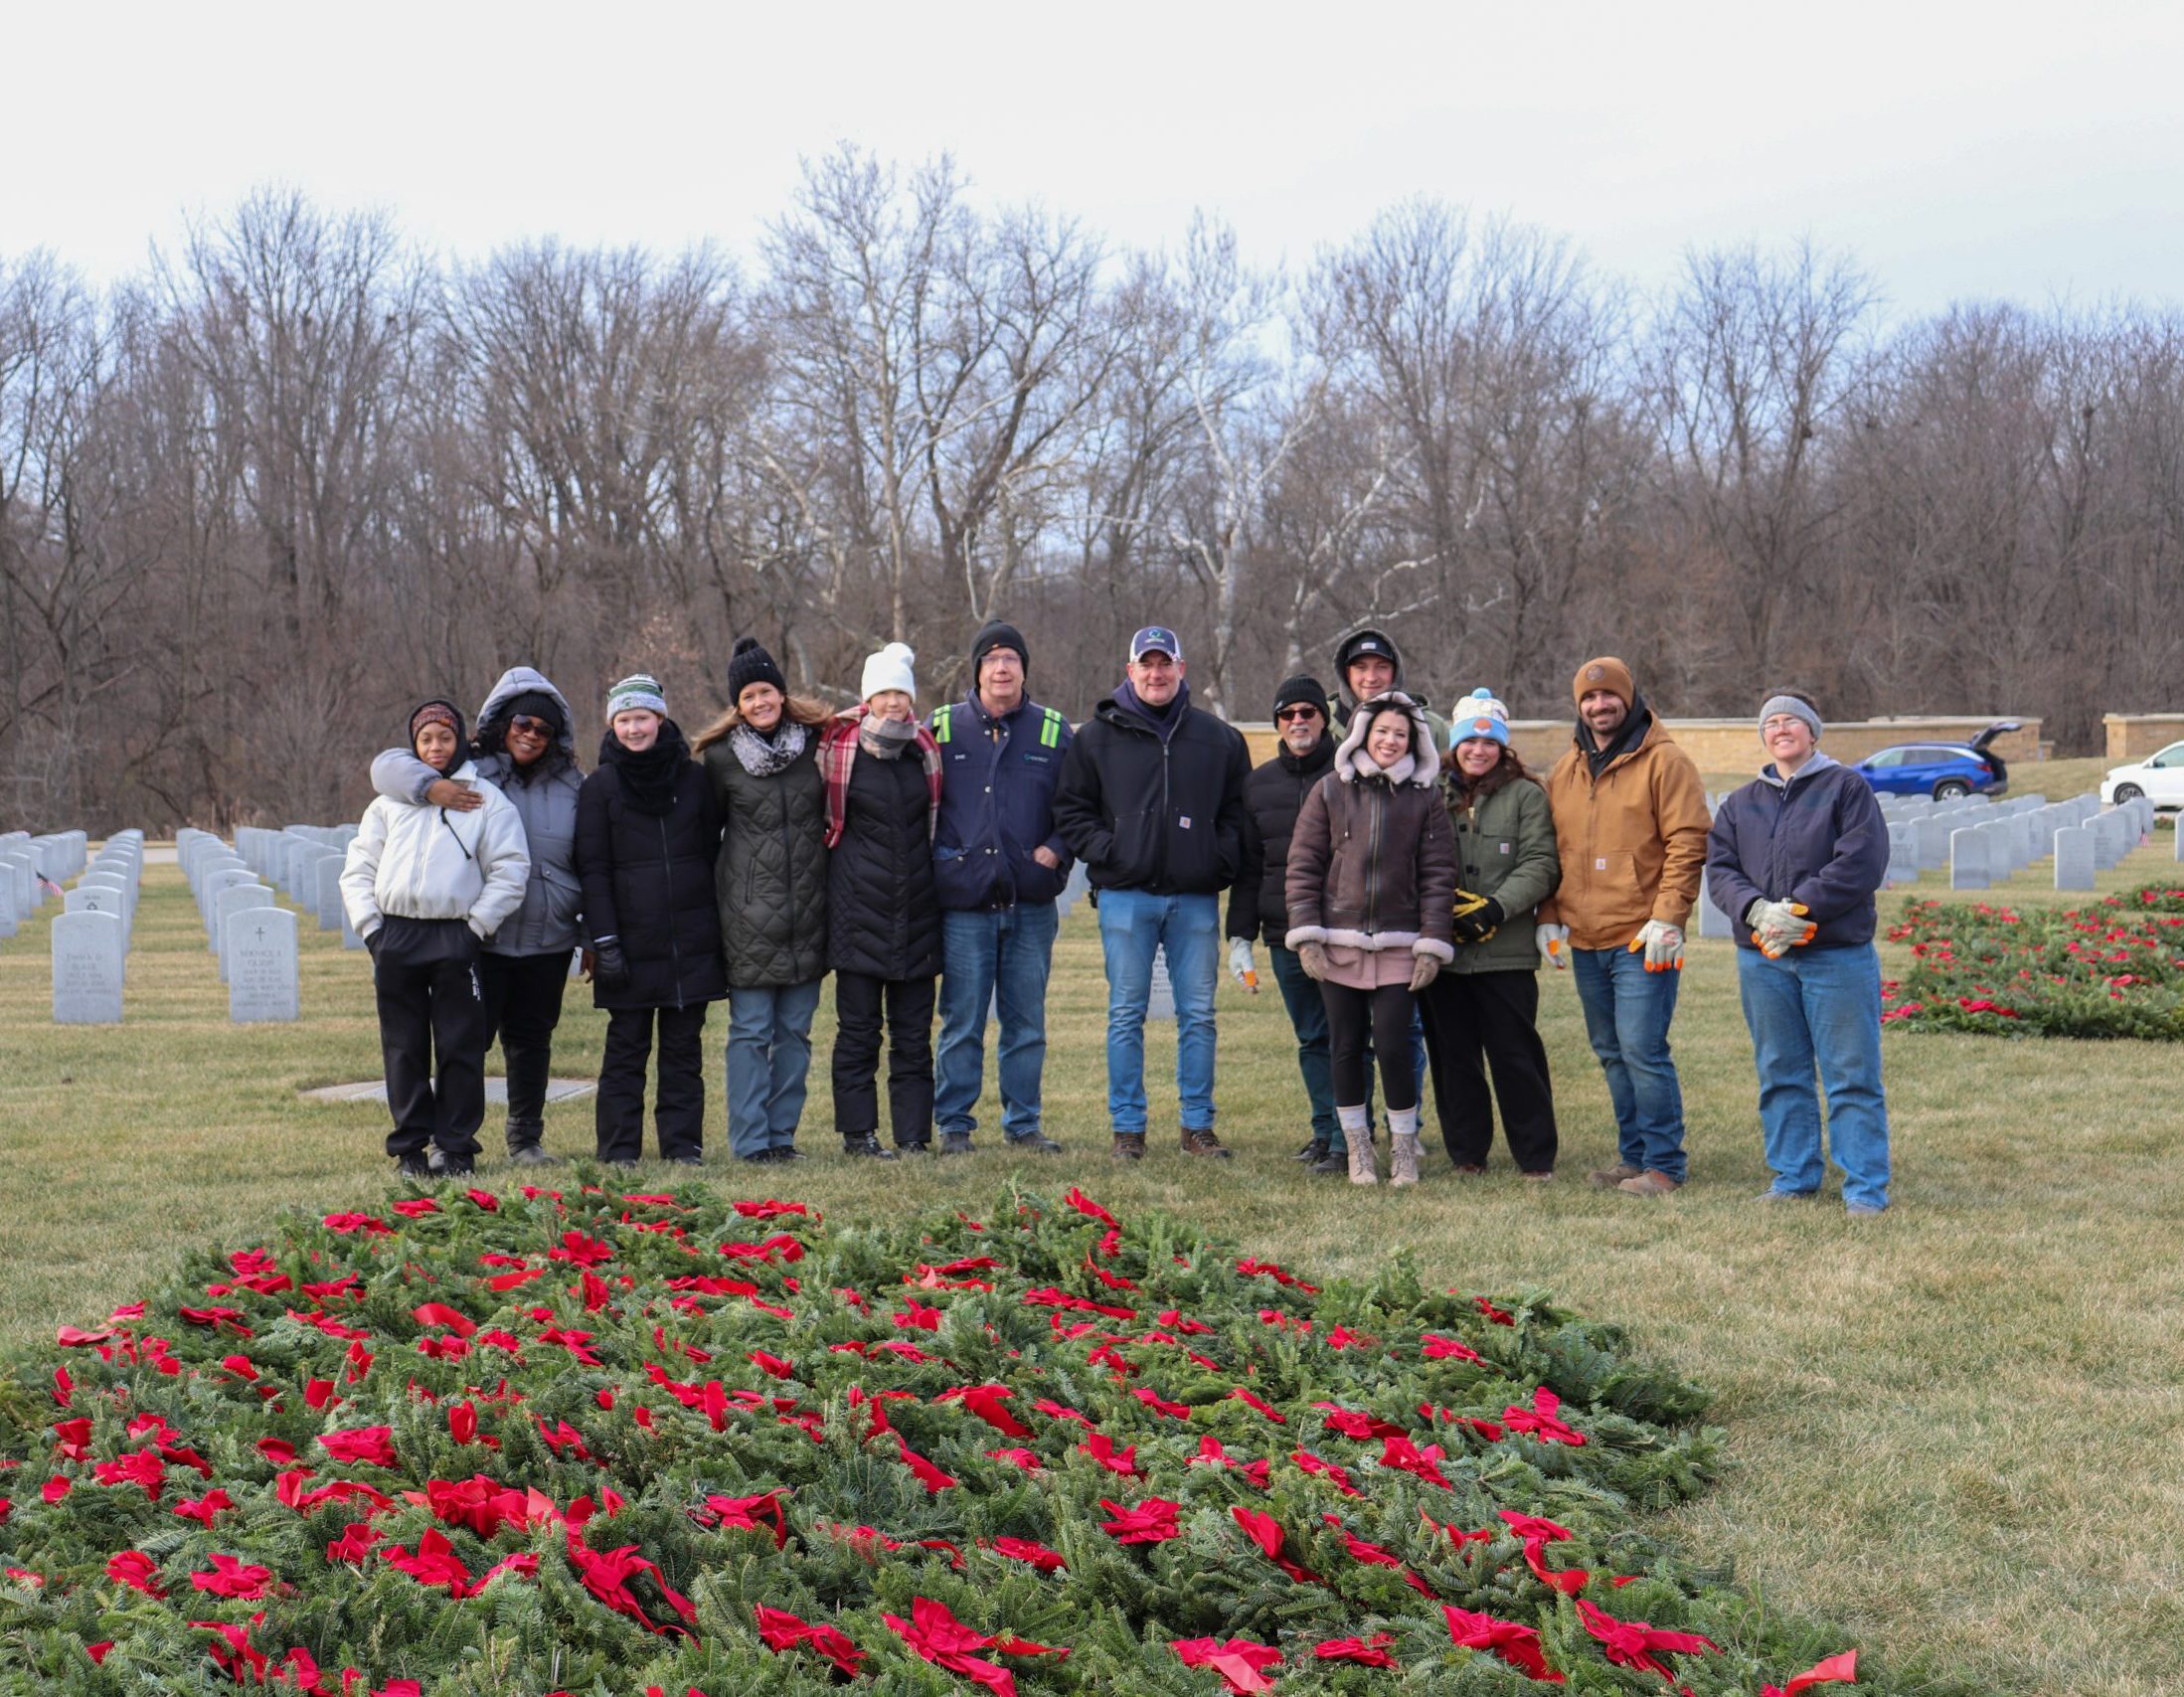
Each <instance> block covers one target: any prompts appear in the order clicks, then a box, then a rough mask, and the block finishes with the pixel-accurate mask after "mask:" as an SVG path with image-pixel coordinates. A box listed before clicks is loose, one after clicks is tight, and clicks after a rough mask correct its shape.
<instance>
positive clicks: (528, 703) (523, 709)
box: [493, 689, 569, 737]
mask: <svg viewBox="0 0 2184 1697" xmlns="http://www.w3.org/2000/svg"><path fill="white" fill-rule="evenodd" d="M518 714H521V715H522V716H523V717H524V718H526V719H543V720H545V721H546V723H547V724H549V725H551V726H552V727H553V728H554V735H555V736H557V737H559V736H560V735H561V734H562V733H563V732H565V731H567V730H568V729H569V720H568V718H567V716H566V715H564V714H563V712H562V704H561V703H560V702H558V701H556V700H555V699H554V698H553V697H552V696H550V695H548V694H547V693H546V691H544V690H542V689H534V690H526V691H524V693H523V694H521V695H518V696H512V697H510V698H509V699H508V700H507V701H505V702H503V703H502V704H501V709H500V711H499V712H498V713H496V714H495V715H493V717H494V718H495V719H497V720H499V721H500V722H501V723H502V724H506V723H507V722H508V721H509V720H511V719H514V718H515V717H516V716H517V715H518Z"/></svg>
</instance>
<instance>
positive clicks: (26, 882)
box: [0, 831, 89, 938]
mask: <svg viewBox="0 0 2184 1697" xmlns="http://www.w3.org/2000/svg"><path fill="white" fill-rule="evenodd" d="M88 846H89V840H88V839H87V838H86V837H85V836H84V833H83V832H82V831H55V832H52V833H51V834H49V835H46V836H41V837H34V836H32V835H31V834H30V832H28V831H5V832H0V938H4V937H11V936H13V935H14V934H15V933H17V932H19V931H21V930H22V929H23V927H24V926H26V925H28V924H29V923H30V920H31V917H32V916H33V915H34V914H36V913H37V912H38V910H39V909H40V908H41V907H43V906H44V905H45V903H46V899H47V896H48V893H49V891H52V890H58V889H60V888H61V881H62V880H63V879H64V878H74V877H75V876H76V875H77V874H78V873H80V872H82V871H83V870H84V857H85V854H86V851H87V849H88Z"/></svg>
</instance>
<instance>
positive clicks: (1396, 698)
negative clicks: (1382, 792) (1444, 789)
mask: <svg viewBox="0 0 2184 1697" xmlns="http://www.w3.org/2000/svg"><path fill="white" fill-rule="evenodd" d="M1398 710H1400V711H1401V712H1402V713H1403V714H1404V716H1405V717H1406V718H1408V719H1409V720H1410V722H1411V752H1410V753H1409V754H1408V755H1406V756H1404V758H1403V759H1402V760H1400V761H1398V762H1396V764H1394V765H1392V766H1388V767H1385V768H1384V767H1382V766H1380V765H1378V764H1375V762H1374V760H1373V757H1372V756H1370V755H1368V754H1367V753H1366V752H1365V738H1366V735H1367V733H1368V732H1370V731H1371V730H1372V727H1373V722H1374V721H1375V720H1377V719H1378V718H1379V717H1380V716H1381V715H1382V714H1383V713H1386V712H1394V711H1398ZM1433 741H1434V739H1433V731H1432V727H1431V726H1430V725H1428V723H1427V721H1426V710H1425V709H1424V708H1423V707H1421V706H1420V705H1419V704H1418V703H1417V702H1415V701H1413V700H1412V699H1411V698H1410V697H1409V696H1407V695H1405V694H1404V693H1403V691H1401V690H1390V691H1389V692H1388V693H1387V694H1385V695H1376V696H1375V697H1373V699H1372V700H1370V701H1365V702H1360V703H1359V704H1358V706H1357V709H1356V711H1354V712H1353V713H1352V714H1351V715H1350V726H1349V729H1348V731H1347V732H1345V733H1344V735H1343V739H1342V745H1341V747H1339V748H1338V749H1336V750H1335V776H1336V777H1338V778H1340V779H1341V780H1342V781H1343V782H1344V783H1355V782H1356V781H1357V780H1358V779H1359V778H1360V777H1385V778H1386V779H1387V780H1388V781H1389V782H1390V783H1394V784H1399V785H1400V784H1405V783H1410V784H1416V785H1417V786H1418V787H1419V788H1421V789H1430V788H1432V787H1433V785H1434V783H1435V782H1437V781H1438V780H1439V777H1440V755H1439V752H1438V751H1437V750H1436V749H1435V748H1434V747H1433Z"/></svg>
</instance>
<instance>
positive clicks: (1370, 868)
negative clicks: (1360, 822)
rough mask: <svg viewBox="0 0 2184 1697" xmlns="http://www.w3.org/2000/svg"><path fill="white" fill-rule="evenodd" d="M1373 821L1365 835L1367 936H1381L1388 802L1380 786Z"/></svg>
mask: <svg viewBox="0 0 2184 1697" xmlns="http://www.w3.org/2000/svg"><path fill="white" fill-rule="evenodd" d="M1372 802H1373V820H1372V824H1371V825H1370V826H1369V827H1368V828H1367V830H1366V833H1365V934H1366V935H1367V936H1369V937H1371V936H1378V935H1379V934H1380V837H1381V830H1380V827H1381V821H1382V819H1383V818H1384V817H1385V816H1386V807H1387V800H1386V797H1385V796H1384V795H1383V794H1382V791H1381V786H1380V785H1379V784H1377V783H1376V784H1374V785H1373V791H1372Z"/></svg>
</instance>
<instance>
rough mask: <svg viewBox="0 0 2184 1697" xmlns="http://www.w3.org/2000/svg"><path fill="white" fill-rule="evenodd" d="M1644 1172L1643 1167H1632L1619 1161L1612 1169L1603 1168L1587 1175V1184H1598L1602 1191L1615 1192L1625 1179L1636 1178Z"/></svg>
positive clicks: (1625, 1162) (1626, 1162)
mask: <svg viewBox="0 0 2184 1697" xmlns="http://www.w3.org/2000/svg"><path fill="white" fill-rule="evenodd" d="M1644 1170H1645V1169H1644V1168H1643V1167H1634V1166H1632V1165H1631V1164H1630V1163H1629V1162H1628V1161H1617V1162H1616V1163H1615V1164H1614V1165H1613V1166H1611V1167H1602V1168H1601V1169H1600V1170H1599V1171H1598V1172H1589V1173H1587V1174H1586V1175H1585V1182H1586V1183H1587V1184H1596V1185H1598V1186H1599V1187H1600V1188H1601V1189H1602V1190H1613V1189H1614V1188H1615V1187H1616V1186H1617V1185H1619V1184H1621V1183H1622V1182H1623V1180H1624V1179H1627V1178H1636V1177H1637V1176H1638V1174H1639V1173H1641V1172H1643V1171H1644Z"/></svg>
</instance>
